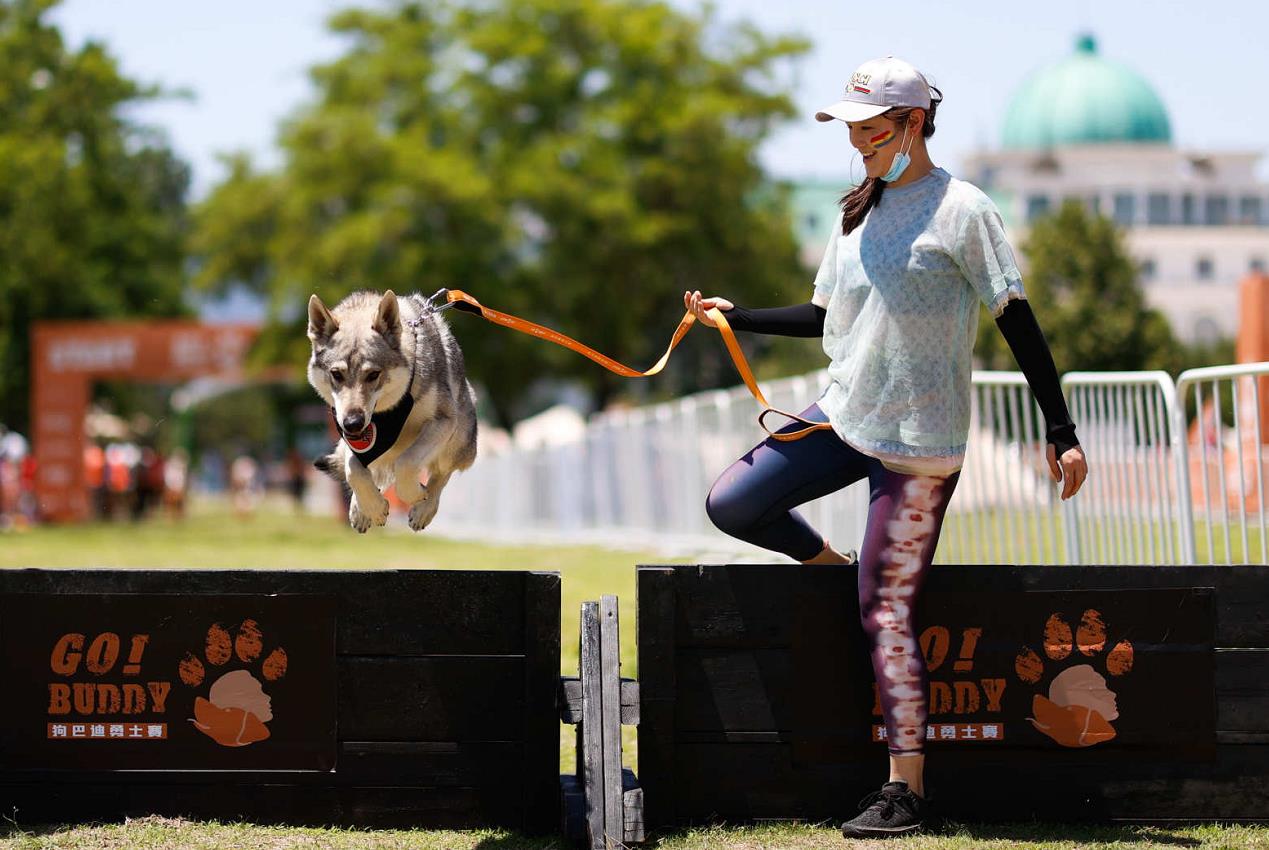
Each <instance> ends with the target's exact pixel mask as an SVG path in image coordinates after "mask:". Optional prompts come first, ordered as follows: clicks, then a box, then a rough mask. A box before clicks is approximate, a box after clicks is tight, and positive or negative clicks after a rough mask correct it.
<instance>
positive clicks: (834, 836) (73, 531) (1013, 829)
mask: <svg viewBox="0 0 1269 850" xmlns="http://www.w3.org/2000/svg"><path fill="white" fill-rule="evenodd" d="M673 560H674V559H667V558H665V557H664V556H660V555H650V554H640V553H637V552H614V551H609V550H604V549H599V548H594V547H550V546H517V547H497V546H481V545H476V544H471V543H460V542H454V541H446V540H442V539H438V538H436V537H434V536H431V535H428V534H427V533H424V534H419V535H416V534H412V533H410V532H408V531H404V530H398V529H394V528H388V529H376V530H375V531H373V532H371V533H369V534H367V535H364V536H360V535H357V534H355V533H353V532H351V531H350V530H348V529H347V528H346V527H344V526H343V525H341V524H339V523H337V522H335V521H334V520H331V519H327V518H314V517H303V516H294V515H291V514H289V513H287V512H285V511H266V512H263V513H261V514H260V515H258V516H257V517H255V518H254V519H253V520H251V521H249V522H246V523H242V524H239V523H236V522H235V521H234V520H233V519H232V518H231V517H230V516H229V514H228V513H227V512H225V511H224V510H223V509H221V508H218V507H216V506H214V505H204V506H202V507H201V508H200V509H197V510H195V511H193V512H192V514H191V516H190V517H189V518H188V519H186V520H185V521H184V522H183V523H180V524H175V523H171V522H168V521H166V520H155V521H151V522H145V523H142V524H139V525H130V524H95V525H85V526H78V527H69V528H35V529H31V530H28V531H24V532H21V533H8V534H4V535H0V567H84V566H99V567H148V568H173V569H177V568H182V567H184V568H191V567H199V568H257V569H283V568H307V569H311V568H323V567H325V568H331V569H376V568H451V569H458V568H471V569H531V570H557V571H559V573H560V575H561V577H562V583H563V587H562V595H563V606H564V611H563V625H562V628H563V636H562V641H563V643H562V645H563V653H562V659H561V666H562V671H563V672H566V673H572V674H575V671H576V669H577V621H578V612H579V608H580V604H581V603H582V602H583V601H585V600H588V599H598V598H599V596H600V595H602V594H605V593H615V594H616V595H617V596H618V597H619V598H620V600H621V613H622V622H621V631H622V664H623V675H627V676H631V677H633V676H635V675H636V674H637V671H636V670H635V658H634V653H635V642H634V612H635V597H634V593H635V591H634V565H635V564H637V563H640V562H645V563H650V562H651V563H667V562H673ZM680 560H682V559H680ZM623 731H624V733H625V735H624V739H625V747H626V752H627V754H628V755H627V763H628V764H631V765H632V766H634V764H635V758H636V753H635V750H634V729H633V728H629V727H627V728H625V729H624V730H623ZM571 732H572V728H571V727H565V726H561V769H563V770H568V771H571V770H572V766H573V763H572V735H571ZM882 769H883V766H882V765H881V764H878V771H879V772H878V777H879V778H881V771H882ZM1249 814H1250V813H1249ZM1165 845H1175V846H1187V847H1196V848H1197V847H1211V848H1218V847H1219V848H1226V847H1228V848H1234V847H1238V848H1265V850H1269V828H1254V827H1233V826H1230V827H1220V826H1195V827H1185V828H1175V829H1163V828H1158V827H1130V826H1124V827H1082V826H1064V825H1044V824H1023V825H1016V826H974V825H958V824H951V825H948V826H945V827H943V828H942V829H940V830H939V831H937V832H935V833H933V834H930V835H927V836H922V837H913V838H909V839H905V840H901V841H894V842H889V843H887V844H885V845H883V844H881V843H878V842H858V841H856V842H848V841H845V840H844V839H842V838H841V837H840V835H839V833H838V832H837V831H836V830H834V829H831V828H828V827H825V826H823V825H820V826H808V825H797V824H779V825H767V826H759V827H750V828H712V829H700V830H685V831H682V832H678V833H675V834H672V835H668V836H663V837H661V838H659V839H657V840H656V841H654V842H653V843H652V846H655V847H658V848H664V850H759V848H761V850H786V848H787V849H788V850H792V848H799V850H800V849H801V848H807V850H810V848H823V847H873V846H876V847H878V848H880V847H882V846H889V847H904V848H934V849H935V850H961V848H965V849H966V850H968V848H978V847H993V848H1012V847H1028V848H1044V850H1048V849H1049V848H1077V847H1079V848H1083V847H1096V848H1102V847H1105V848H1111V847H1115V848H1137V847H1141V848H1145V847H1160V846H1165ZM567 846H570V845H567V844H565V843H564V842H562V841H560V840H558V839H557V840H551V839H530V838H525V837H523V836H518V835H515V834H512V833H506V832H501V831H488V830H481V831H472V832H449V831H443V830H427V831H422V830H418V831H395V830H321V829H298V828H272V827H260V826H254V825H241V824H238V825H233V824H216V823H203V822H191V821H182V820H173V819H165V818H144V819H141V820H135V821H130V822H127V823H124V824H118V825H106V826H91V825H85V826H69V827H59V828H50V829H43V828H37V827H31V828H26V827H25V826H24V825H23V824H21V822H20V820H19V822H18V823H16V824H15V823H13V822H11V821H0V850H17V848H23V850H28V848H30V849H31V850H34V848H75V850H88V848H119V850H125V848H127V849H128V850H131V848H138V850H141V849H142V848H155V849H156V850H158V849H159V848H163V850H167V848H209V850H226V848H253V850H254V848H268V850H284V848H286V850H289V848H348V850H371V849H372V848H419V850H441V848H444V850H465V849H466V848H470V850H529V848H549V847H557V848H564V847H567Z"/></svg>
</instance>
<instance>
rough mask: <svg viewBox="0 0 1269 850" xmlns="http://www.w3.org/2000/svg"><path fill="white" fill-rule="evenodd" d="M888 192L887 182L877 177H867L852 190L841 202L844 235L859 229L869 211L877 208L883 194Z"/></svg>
mask: <svg viewBox="0 0 1269 850" xmlns="http://www.w3.org/2000/svg"><path fill="white" fill-rule="evenodd" d="M885 190H886V181H884V180H881V179H879V178H877V177H866V178H864V182H863V183H860V184H859V185H858V186H856V187H855V188H854V189H851V190H850V191H849V192H847V193H846V194H845V195H844V196H842V199H841V201H840V202H839V203H840V204H841V207H842V234H843V235H845V234H847V233H850V232H851V231H852V230H854V229H855V228H856V227H858V226H859V225H860V224H861V223H862V222H863V220H864V216H866V215H868V211H869V210H870V209H872V208H873V207H875V206H877V202H878V201H880V200H881V193H882V192H884V191H885Z"/></svg>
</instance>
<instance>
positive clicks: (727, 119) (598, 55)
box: [195, 0, 806, 424]
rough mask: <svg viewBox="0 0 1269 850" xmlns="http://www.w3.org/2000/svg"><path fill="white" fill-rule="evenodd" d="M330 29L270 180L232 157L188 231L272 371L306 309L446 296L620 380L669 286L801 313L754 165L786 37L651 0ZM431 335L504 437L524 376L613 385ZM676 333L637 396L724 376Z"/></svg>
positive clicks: (513, 339)
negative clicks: (244, 292)
mask: <svg viewBox="0 0 1269 850" xmlns="http://www.w3.org/2000/svg"><path fill="white" fill-rule="evenodd" d="M330 27H331V28H332V29H333V30H334V31H335V32H337V33H341V34H342V35H344V36H345V37H346V38H347V39H348V42H349V48H348V50H347V52H346V53H345V54H344V55H343V56H342V57H341V58H339V59H337V60H336V61H334V62H332V63H330V64H328V65H324V66H321V67H318V68H316V69H315V70H314V71H313V79H314V81H315V83H316V84H317V87H318V90H319V96H318V98H317V100H316V102H315V103H314V104H312V105H311V106H308V107H305V108H303V109H301V110H300V111H299V112H298V113H296V115H295V116H294V117H293V118H292V119H291V120H290V121H288V122H287V123H286V125H285V127H284V128H283V130H282V133H281V138H280V142H281V147H282V149H283V152H284V163H285V164H284V165H283V166H282V168H281V170H280V171H278V172H277V173H273V174H269V173H262V172H259V171H257V170H255V169H254V168H253V167H252V166H251V164H250V163H249V162H247V161H246V160H244V159H238V160H236V161H234V162H233V163H232V169H231V173H230V176H229V178H228V179H227V180H226V181H225V182H224V183H222V184H221V185H220V186H218V187H217V188H216V189H215V190H214V191H213V193H212V194H211V196H210V197H209V198H208V200H207V201H206V202H205V203H204V204H203V205H202V206H201V208H200V209H199V210H198V212H197V225H196V233H197V236H196V239H195V247H196V252H197V254H198V256H199V262H200V264H201V267H200V271H199V274H198V277H197V280H198V281H199V282H200V284H201V285H202V286H204V287H207V288H212V289H215V288H220V287H226V286H230V285H233V284H235V283H242V282H245V283H247V284H249V285H251V286H253V287H255V288H256V289H257V290H258V291H260V292H262V293H266V294H267V295H268V296H269V299H270V301H271V303H272V305H273V307H274V317H275V319H276V323H275V327H276V330H275V333H274V334H273V335H272V340H273V342H270V341H269V340H268V339H266V340H265V342H264V343H263V344H264V345H265V346H267V347H268V350H269V354H270V356H274V357H281V358H284V359H287V360H290V361H291V362H295V363H300V362H303V359H304V358H305V354H304V348H305V347H306V345H307V342H306V340H305V339H304V335H303V332H302V324H303V319H302V311H301V310H300V309H299V305H302V304H303V302H304V301H306V300H307V298H308V294H309V293H310V292H317V293H318V294H319V295H320V296H321V297H322V298H323V299H325V300H328V301H332V300H337V299H338V298H339V297H341V296H342V295H344V294H346V293H347V292H349V291H351V290H353V289H356V288H373V289H386V288H392V289H394V290H396V291H397V292H398V293H400V292H411V291H423V292H425V293H426V294H430V293H431V291H434V290H435V289H437V288H440V287H441V286H449V287H453V288H461V289H464V290H467V291H469V292H471V293H472V294H473V295H475V296H476V297H478V298H480V299H481V300H482V301H483V302H484V303H486V304H487V305H489V306H491V307H495V308H497V309H500V310H503V311H505V312H511V313H516V314H519V315H523V316H525V317H526V318H529V319H531V320H533V321H537V322H540V323H543V324H547V325H550V326H552V327H555V328H557V329H558V330H560V331H562V332H564V333H567V334H569V335H570V336H574V337H576V338H579V339H581V340H583V341H585V342H587V343H588V344H590V345H592V346H594V347H596V348H600V349H602V350H603V351H604V352H605V353H607V354H609V355H611V356H613V357H615V358H616V359H618V360H621V361H623V362H626V363H629V364H630V365H634V366H644V365H648V364H650V362H651V361H652V360H653V359H655V357H656V356H657V355H658V354H659V353H660V351H661V349H662V347H663V346H664V344H665V342H666V338H667V337H668V335H669V332H670V331H671V330H672V329H673V327H674V324H675V322H676V321H677V319H678V318H680V317H681V315H682V298H681V296H682V292H683V291H684V290H685V289H695V288H700V289H702V290H709V291H714V292H718V293H720V294H727V295H729V296H730V297H733V298H734V299H736V300H738V301H741V302H744V303H755V302H757V303H759V304H769V303H781V302H787V301H788V299H790V298H794V297H801V296H802V294H803V290H804V289H805V287H806V281H805V276H804V274H803V273H802V270H801V269H800V268H799V265H798V261H797V255H796V245H795V242H794V238H793V235H792V232H791V228H790V226H789V221H788V215H787V200H786V199H785V197H784V196H783V195H782V194H781V193H780V192H778V191H772V186H771V185H770V184H769V183H768V181H767V180H766V178H765V176H764V174H763V172H762V170H761V168H760V167H759V166H758V164H757V162H756V150H757V147H758V145H759V144H760V143H761V142H762V140H763V139H765V138H766V136H767V135H768V134H769V132H770V130H771V129H772V127H773V126H774V125H775V124H776V123H777V122H778V121H780V120H783V119H785V118H787V117H788V116H789V115H790V114H791V104H790V101H789V98H788V96H787V95H786V94H785V93H784V92H782V91H780V90H779V88H780V85H779V81H778V71H779V68H780V66H781V62H782V61H783V60H786V59H789V58H791V57H793V56H796V55H798V54H799V53H801V52H803V51H804V50H805V48H806V44H805V43H804V42H803V41H801V40H798V39H793V38H767V37H764V36H762V35H761V34H759V33H758V32H757V31H756V30H754V29H753V28H751V27H748V26H739V27H732V28H724V27H721V26H720V25H718V24H717V22H716V21H715V20H714V19H713V18H712V16H711V13H710V12H705V13H703V15H702V17H692V16H689V15H687V14H684V13H682V12H679V11H676V10H674V9H673V8H672V7H671V6H669V5H668V4H667V3H664V2H651V0H479V1H478V0H469V2H466V3H465V4H459V3H451V2H428V3H422V2H398V3H396V4H395V5H394V6H392V7H391V8H389V9H387V10H379V9H375V10H371V9H361V8H358V9H350V10H348V11H344V12H341V13H339V14H336V15H335V16H334V17H333V18H332V19H331V21H330ZM450 315H451V316H456V315H457V314H450ZM451 324H453V325H454V326H455V328H456V330H457V333H458V336H459V339H460V340H461V342H462V344H463V348H464V351H465V353H466V356H467V360H468V363H469V366H470V371H471V372H472V374H473V376H474V378H475V379H477V380H478V382H479V383H481V384H482V385H483V389H484V390H485V395H486V398H487V400H488V401H489V402H491V403H492V406H493V408H494V410H495V413H496V416H497V418H498V419H500V420H501V421H502V422H503V424H509V423H510V422H511V421H514V419H516V418H518V416H519V415H522V414H523V413H526V412H529V411H527V410H526V409H525V408H524V403H525V399H526V398H527V395H526V393H527V391H528V389H529V387H530V385H531V384H532V382H533V380H534V379H535V378H536V377H539V376H543V375H553V376H556V377H559V376H566V375H571V376H574V377H576V378H577V379H579V380H582V381H584V382H585V383H586V384H587V385H588V386H590V387H591V389H592V390H593V391H594V393H595V396H596V399H597V401H598V402H599V403H600V404H603V403H604V402H605V401H606V400H608V399H609V398H611V397H612V396H613V395H614V394H615V393H617V392H618V391H619V390H633V389H634V385H633V384H631V383H630V382H626V383H621V382H622V381H623V379H620V378H617V377H616V376H613V375H611V374H610V373H608V372H606V371H604V370H603V369H602V368H601V367H598V366H596V365H595V364H593V363H590V362H589V361H586V360H583V359H582V358H579V357H578V356H577V355H575V354H572V353H571V352H567V351H564V350H563V349H557V348H555V347H553V346H550V345H548V344H545V343H543V342H541V341H538V340H534V339H531V338H528V337H524V336H520V335H517V334H514V333H511V332H509V331H506V330H502V329H498V328H495V327H493V326H489V325H484V324H483V323H480V322H479V320H478V319H474V318H472V317H466V316H457V318H454V319H453V320H452V322H451ZM694 337H695V338H694V339H692V340H689V341H688V342H686V343H685V344H684V345H683V346H682V347H681V348H680V351H681V352H682V353H681V354H679V355H677V356H676V358H675V360H674V361H672V368H671V370H670V374H669V375H668V376H665V377H663V378H658V379H657V385H658V387H659V388H660V389H662V390H663V391H664V392H665V393H667V394H668V393H672V392H681V391H684V390H688V389H695V388H697V387H700V386H710V385H718V384H721V383H732V382H734V381H735V378H734V375H733V374H732V373H731V371H730V367H727V366H726V361H725V359H724V358H725V356H726V355H725V353H724V352H723V349H722V346H721V345H720V344H719V343H718V340H716V339H709V338H707V337H706V336H705V335H703V334H696V335H694Z"/></svg>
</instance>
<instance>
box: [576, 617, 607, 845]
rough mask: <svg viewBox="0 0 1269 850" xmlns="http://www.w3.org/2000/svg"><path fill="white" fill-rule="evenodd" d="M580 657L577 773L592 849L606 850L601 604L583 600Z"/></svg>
mask: <svg viewBox="0 0 1269 850" xmlns="http://www.w3.org/2000/svg"><path fill="white" fill-rule="evenodd" d="M581 641H582V646H581V650H582V651H581V658H580V659H579V661H578V666H579V667H580V671H579V672H580V674H581V679H582V728H581V744H582V746H581V749H580V751H579V752H578V754H577V773H578V775H579V776H580V777H581V784H582V793H583V794H584V795H585V796H584V800H585V805H586V829H587V834H588V838H589V846H590V847H591V848H592V850H604V834H605V829H604V817H605V811H606V807H605V804H604V770H603V764H604V736H603V728H604V720H603V718H604V696H603V683H602V681H601V679H600V668H601V660H600V643H599V641H600V635H599V604H598V603H596V602H583V603H582V622H581Z"/></svg>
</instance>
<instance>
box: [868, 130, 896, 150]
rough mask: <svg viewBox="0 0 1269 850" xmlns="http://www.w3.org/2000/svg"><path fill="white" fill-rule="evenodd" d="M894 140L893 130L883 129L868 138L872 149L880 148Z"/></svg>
mask: <svg viewBox="0 0 1269 850" xmlns="http://www.w3.org/2000/svg"><path fill="white" fill-rule="evenodd" d="M893 141H894V130H883V131H882V132H880V133H878V134H877V135H875V136H873V137H872V138H871V139H869V140H868V144H870V145H872V149H873V150H881V149H882V148H884V147H885V146H886V145H888V144H890V143H891V142H893Z"/></svg>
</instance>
